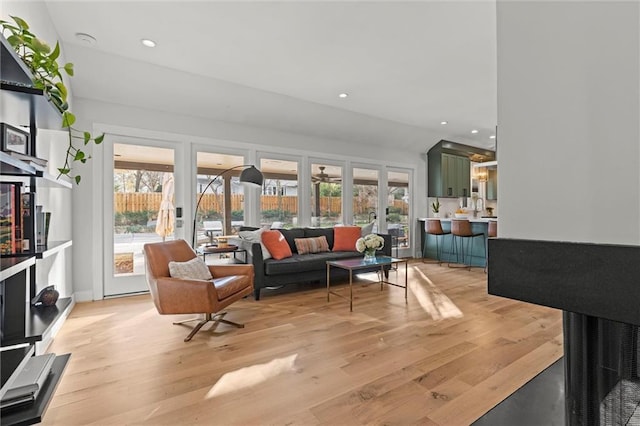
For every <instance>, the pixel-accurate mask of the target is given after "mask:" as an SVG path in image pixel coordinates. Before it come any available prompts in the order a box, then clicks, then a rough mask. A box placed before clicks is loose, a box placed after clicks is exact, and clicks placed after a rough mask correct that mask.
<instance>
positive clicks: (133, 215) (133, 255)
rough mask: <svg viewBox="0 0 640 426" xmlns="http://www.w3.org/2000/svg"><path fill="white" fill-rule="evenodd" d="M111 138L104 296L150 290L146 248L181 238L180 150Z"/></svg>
mask: <svg viewBox="0 0 640 426" xmlns="http://www.w3.org/2000/svg"><path fill="white" fill-rule="evenodd" d="M112 138H113V144H112V145H111V146H110V148H111V149H112V150H113V151H112V158H113V162H112V169H111V170H110V171H111V185H109V187H110V189H111V190H110V191H109V190H107V191H108V192H109V193H110V194H111V199H110V200H109V201H111V203H109V202H107V203H106V204H107V210H108V211H109V212H110V216H111V218H112V219H111V226H110V228H107V229H105V242H106V244H107V247H108V249H107V250H106V252H105V254H106V262H105V281H104V295H105V296H115V295H122V294H131V293H139V292H144V291H147V290H148V288H147V284H146V281H145V278H144V273H145V267H144V257H143V254H142V247H143V246H144V244H146V243H153V242H159V241H166V240H172V239H174V238H176V222H175V220H176V218H175V188H176V185H175V181H176V175H175V174H174V164H175V150H174V149H173V148H171V147H169V146H167V145H166V144H163V143H161V142H157V143H156V144H154V142H151V141H148V140H140V141H137V142H138V143H134V142H133V141H132V140H131V139H129V138H116V137H112Z"/></svg>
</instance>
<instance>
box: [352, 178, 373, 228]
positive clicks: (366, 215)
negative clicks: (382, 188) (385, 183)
mask: <svg viewBox="0 0 640 426" xmlns="http://www.w3.org/2000/svg"><path fill="white" fill-rule="evenodd" d="M377 212H378V170H373V169H361V168H357V167H354V169H353V224H354V225H366V224H367V223H370V222H372V221H373V220H375V219H376V217H377V215H378V213H377Z"/></svg>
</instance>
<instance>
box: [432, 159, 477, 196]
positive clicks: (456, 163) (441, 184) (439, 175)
mask: <svg viewBox="0 0 640 426" xmlns="http://www.w3.org/2000/svg"><path fill="white" fill-rule="evenodd" d="M470 164H471V163H470V161H469V158H468V157H463V156H461V155H455V154H448V153H431V152H430V153H429V156H428V176H429V184H428V190H429V192H428V196H429V197H442V198H447V197H451V198H454V197H468V196H470V195H471V191H470V187H471V173H470Z"/></svg>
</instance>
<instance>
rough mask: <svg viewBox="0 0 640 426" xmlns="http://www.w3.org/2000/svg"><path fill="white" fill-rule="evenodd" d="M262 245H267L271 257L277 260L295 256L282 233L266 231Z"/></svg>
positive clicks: (263, 234)
mask: <svg viewBox="0 0 640 426" xmlns="http://www.w3.org/2000/svg"><path fill="white" fill-rule="evenodd" d="M262 244H264V245H265V247H266V248H267V250H269V253H271V257H273V258H274V259H276V260H280V259H284V258H286V257H291V256H293V253H291V247H289V243H287V240H286V239H285V238H284V235H282V233H281V232H280V231H276V230H273V231H264V232H263V233H262Z"/></svg>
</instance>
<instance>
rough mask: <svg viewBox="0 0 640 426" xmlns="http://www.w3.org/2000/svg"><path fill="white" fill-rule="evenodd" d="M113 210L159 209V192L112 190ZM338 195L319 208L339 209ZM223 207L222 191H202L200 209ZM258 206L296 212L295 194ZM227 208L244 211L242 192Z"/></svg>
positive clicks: (364, 209) (362, 208)
mask: <svg viewBox="0 0 640 426" xmlns="http://www.w3.org/2000/svg"><path fill="white" fill-rule="evenodd" d="M114 196H115V199H114V209H115V212H116V213H122V212H140V211H151V212H156V211H158V210H159V209H160V201H161V199H162V194H161V193H159V192H130V193H126V192H125V193H122V192H116V193H114ZM393 201H394V202H393V206H394V207H397V208H399V209H400V210H401V212H402V214H408V212H407V210H408V208H407V207H408V206H407V204H406V203H405V202H403V201H402V200H393ZM341 202H342V200H341V198H340V197H320V210H321V211H323V212H324V211H328V210H329V211H332V212H340V211H342V206H341ZM354 203H356V205H354V206H353V211H354V212H355V213H364V214H366V213H368V212H369V209H370V208H369V204H368V203H367V204H366V205H365V204H364V203H362V205H359V204H358V200H356V199H354ZM223 206H224V197H223V195H222V194H205V196H204V197H203V198H202V202H201V203H200V210H201V211H212V210H213V211H217V212H222V210H223ZM260 208H261V210H262V211H264V210H281V211H289V212H291V213H292V214H294V215H295V214H297V213H298V197H297V196H292V195H287V196H280V197H279V196H277V195H263V196H262V197H261V202H260ZM231 210H244V195H243V194H234V195H232V196H231Z"/></svg>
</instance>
